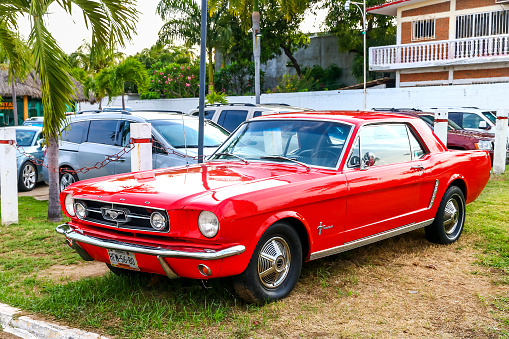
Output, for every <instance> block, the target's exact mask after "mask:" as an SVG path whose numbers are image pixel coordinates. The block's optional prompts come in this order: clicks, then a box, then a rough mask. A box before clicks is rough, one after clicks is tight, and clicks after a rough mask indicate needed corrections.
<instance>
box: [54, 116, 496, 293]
mask: <svg viewBox="0 0 509 339" xmlns="http://www.w3.org/2000/svg"><path fill="white" fill-rule="evenodd" d="M490 167H491V166H490V159H489V156H488V153H487V152H486V151H480V150H479V151H450V150H447V148H446V147H445V146H444V145H443V144H442V143H441V142H440V141H439V140H438V139H437V137H436V136H435V135H434V134H433V132H432V131H431V129H430V128H429V127H428V126H427V125H426V123H425V122H424V121H422V120H421V119H419V118H415V117H410V116H405V115H400V114H397V113H373V112H318V113H290V114H283V115H270V116H263V117H259V118H255V119H253V120H250V121H248V122H246V123H244V124H242V125H241V126H240V127H239V128H237V130H236V131H235V132H234V133H233V134H232V135H231V136H230V137H229V139H228V140H227V141H226V142H225V143H224V144H223V145H222V146H220V147H219V149H218V150H217V151H216V152H215V153H214V154H213V155H212V156H211V158H210V159H209V160H208V161H207V162H206V163H204V164H198V165H192V166H189V167H176V168H166V169H158V170H152V171H144V172H136V173H129V174H121V175H115V176H109V177H103V178H96V179H90V180H85V181H80V182H77V183H76V184H73V185H71V186H70V187H68V188H67V189H65V190H64V191H63V192H62V193H61V197H60V198H61V203H62V208H63V209H64V210H65V213H66V215H67V216H69V217H70V218H71V221H70V222H68V223H66V224H64V225H60V226H58V227H57V232H58V233H61V234H63V235H65V237H66V238H67V241H68V243H69V245H70V246H71V247H72V248H74V249H75V250H76V251H77V252H78V253H79V254H80V256H81V257H82V258H83V259H85V260H98V261H102V262H105V263H106V264H107V265H108V267H110V269H111V270H112V271H113V272H114V273H116V274H127V273H131V274H132V273H135V272H134V271H141V272H150V273H157V274H165V275H167V276H168V277H169V278H177V277H187V278H195V279H211V278H217V277H226V276H234V286H235V289H236V291H237V293H238V294H239V295H240V297H241V298H243V299H245V300H246V301H248V302H256V303H263V302H268V301H272V300H276V299H280V298H284V297H286V296H287V295H288V294H289V293H290V292H291V291H292V289H293V287H294V286H295V284H296V282H297V280H298V278H299V274H300V270H301V267H302V264H303V262H304V261H310V260H315V259H319V258H322V257H325V256H328V255H333V254H336V253H340V252H343V251H348V250H350V249H353V248H356V247H359V246H362V245H366V244H369V243H372V242H375V241H378V240H382V239H386V238H388V237H391V236H395V235H398V234H402V233H404V232H409V231H413V230H415V229H418V228H421V227H424V228H425V234H426V237H427V238H428V239H429V240H430V241H433V242H436V243H440V244H450V243H453V242H455V241H456V240H458V238H459V237H460V234H461V232H462V230H463V225H464V222H465V203H470V202H472V201H473V200H474V199H476V198H477V196H479V194H480V193H481V191H482V190H483V188H484V187H485V185H486V183H487V181H488V178H489V175H490Z"/></svg>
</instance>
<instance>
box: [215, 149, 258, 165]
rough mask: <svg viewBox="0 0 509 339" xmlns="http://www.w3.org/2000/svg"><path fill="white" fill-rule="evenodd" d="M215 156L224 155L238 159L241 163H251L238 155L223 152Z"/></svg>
mask: <svg viewBox="0 0 509 339" xmlns="http://www.w3.org/2000/svg"><path fill="white" fill-rule="evenodd" d="M214 155H223V156H228V157H234V158H237V159H239V160H241V161H242V162H244V163H245V164H249V161H247V160H246V159H244V158H243V157H240V156H238V155H237V154H232V153H226V152H221V153H216V154H214Z"/></svg>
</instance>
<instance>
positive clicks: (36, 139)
mask: <svg viewBox="0 0 509 339" xmlns="http://www.w3.org/2000/svg"><path fill="white" fill-rule="evenodd" d="M6 128H12V129H15V130H16V144H17V145H18V148H17V150H16V166H17V170H18V190H19V191H31V190H32V189H33V188H34V187H35V184H36V183H38V182H40V181H42V171H41V167H42V166H41V163H42V160H43V158H44V149H43V147H42V128H41V127H37V126H16V127H14V126H11V127H6ZM31 157H33V158H31ZM31 159H36V160H38V161H36V162H35V163H34V162H33V161H32V160H31ZM36 163H37V164H36Z"/></svg>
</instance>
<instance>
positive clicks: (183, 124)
mask: <svg viewBox="0 0 509 339" xmlns="http://www.w3.org/2000/svg"><path fill="white" fill-rule="evenodd" d="M180 116H181V117H182V130H183V131H184V150H185V152H186V167H189V159H188V157H187V140H186V125H185V122H184V114H181V115H180Z"/></svg>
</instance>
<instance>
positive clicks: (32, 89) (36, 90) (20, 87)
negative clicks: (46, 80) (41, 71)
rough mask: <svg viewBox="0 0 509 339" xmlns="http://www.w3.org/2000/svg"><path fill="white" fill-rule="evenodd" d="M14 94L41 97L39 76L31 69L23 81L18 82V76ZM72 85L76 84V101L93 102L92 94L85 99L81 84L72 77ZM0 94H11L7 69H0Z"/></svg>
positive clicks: (3, 95)
mask: <svg viewBox="0 0 509 339" xmlns="http://www.w3.org/2000/svg"><path fill="white" fill-rule="evenodd" d="M16 80H17V81H16V84H15V88H16V95H17V96H20V97H22V96H25V95H26V96H29V97H32V98H37V99H41V98H42V90H41V86H40V84H39V78H38V77H37V76H36V75H35V72H34V71H31V72H30V74H28V76H27V78H26V79H25V81H23V82H20V81H19V79H18V78H16ZM73 82H74V86H76V91H77V93H76V96H75V97H73V99H74V100H76V101H78V102H84V101H90V102H91V103H94V102H95V98H94V97H93V95H91V96H90V100H89V99H87V98H86V97H85V95H84V93H83V85H82V84H81V83H80V82H78V81H76V80H75V79H73ZM0 96H1V97H3V98H5V97H11V96H12V85H11V84H10V83H9V73H8V72H7V70H4V69H0Z"/></svg>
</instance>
